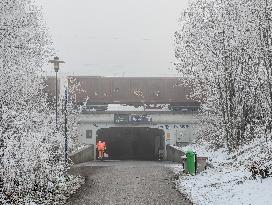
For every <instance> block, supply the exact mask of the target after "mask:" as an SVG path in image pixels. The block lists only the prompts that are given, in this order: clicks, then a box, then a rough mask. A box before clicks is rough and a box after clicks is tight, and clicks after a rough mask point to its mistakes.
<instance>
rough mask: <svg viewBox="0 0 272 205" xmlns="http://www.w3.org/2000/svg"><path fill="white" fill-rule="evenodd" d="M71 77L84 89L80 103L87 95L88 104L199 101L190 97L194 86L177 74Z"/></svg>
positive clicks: (191, 102)
mask: <svg viewBox="0 0 272 205" xmlns="http://www.w3.org/2000/svg"><path fill="white" fill-rule="evenodd" d="M68 79H73V81H76V82H77V83H79V84H80V88H81V89H82V90H83V91H84V92H79V93H78V94H77V102H84V101H85V100H86V98H88V104H114V103H118V104H141V103H149V104H163V103H169V104H179V105H195V104H198V103H197V102H196V101H195V100H192V99H189V95H190V92H191V91H192V89H191V88H190V87H187V86H184V85H183V82H182V80H181V79H180V78H176V77H97V76H70V77H69V78H68ZM68 82H72V81H70V80H69V81H68ZM69 84H71V83H69ZM70 86H71V85H70Z"/></svg>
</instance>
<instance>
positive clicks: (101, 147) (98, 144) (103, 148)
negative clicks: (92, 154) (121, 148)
mask: <svg viewBox="0 0 272 205" xmlns="http://www.w3.org/2000/svg"><path fill="white" fill-rule="evenodd" d="M96 147H97V149H98V151H104V150H105V148H106V143H105V142H101V143H100V142H98V143H97V145H96Z"/></svg>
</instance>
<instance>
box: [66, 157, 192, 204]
mask: <svg viewBox="0 0 272 205" xmlns="http://www.w3.org/2000/svg"><path fill="white" fill-rule="evenodd" d="M168 165H169V163H167V162H149V161H104V162H90V163H85V164H82V165H79V166H76V167H74V168H73V170H72V172H74V173H80V174H81V175H82V176H85V177H86V183H85V185H83V187H82V188H81V189H80V190H79V191H78V192H77V193H75V194H74V195H73V196H72V197H71V198H70V200H69V201H68V203H67V205H89V204H97V205H102V204H105V205H122V204H129V205H134V204H135V205H138V204H150V205H153V204H154V205H160V204H161V205H168V204H169V205H189V204H192V203H190V202H189V201H188V200H187V199H186V198H185V197H184V196H182V195H181V194H180V193H179V192H178V191H177V190H176V188H175V184H174V183H173V182H172V177H173V172H172V171H171V170H170V168H169V166H168Z"/></svg>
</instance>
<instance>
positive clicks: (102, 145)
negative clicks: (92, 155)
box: [96, 141, 106, 160]
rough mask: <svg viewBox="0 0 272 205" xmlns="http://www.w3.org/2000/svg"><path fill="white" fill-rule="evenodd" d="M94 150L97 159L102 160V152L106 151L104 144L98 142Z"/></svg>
mask: <svg viewBox="0 0 272 205" xmlns="http://www.w3.org/2000/svg"><path fill="white" fill-rule="evenodd" d="M96 148H97V150H98V158H99V159H101V160H102V159H103V157H104V152H105V150H106V143H105V142H101V141H98V143H97V144H96Z"/></svg>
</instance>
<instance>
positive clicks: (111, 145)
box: [96, 127, 164, 160]
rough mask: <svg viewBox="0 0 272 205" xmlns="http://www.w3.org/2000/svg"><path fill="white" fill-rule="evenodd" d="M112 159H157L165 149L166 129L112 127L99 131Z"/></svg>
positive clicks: (98, 133)
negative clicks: (161, 150) (160, 151)
mask: <svg viewBox="0 0 272 205" xmlns="http://www.w3.org/2000/svg"><path fill="white" fill-rule="evenodd" d="M96 140H97V142H98V141H99V140H101V141H105V142H106V146H107V150H106V153H107V154H108V155H109V157H108V159H110V160H157V159H158V155H159V150H160V149H164V131H163V130H160V129H157V128H149V127H111V128H102V129H100V130H98V131H97V139H96Z"/></svg>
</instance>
